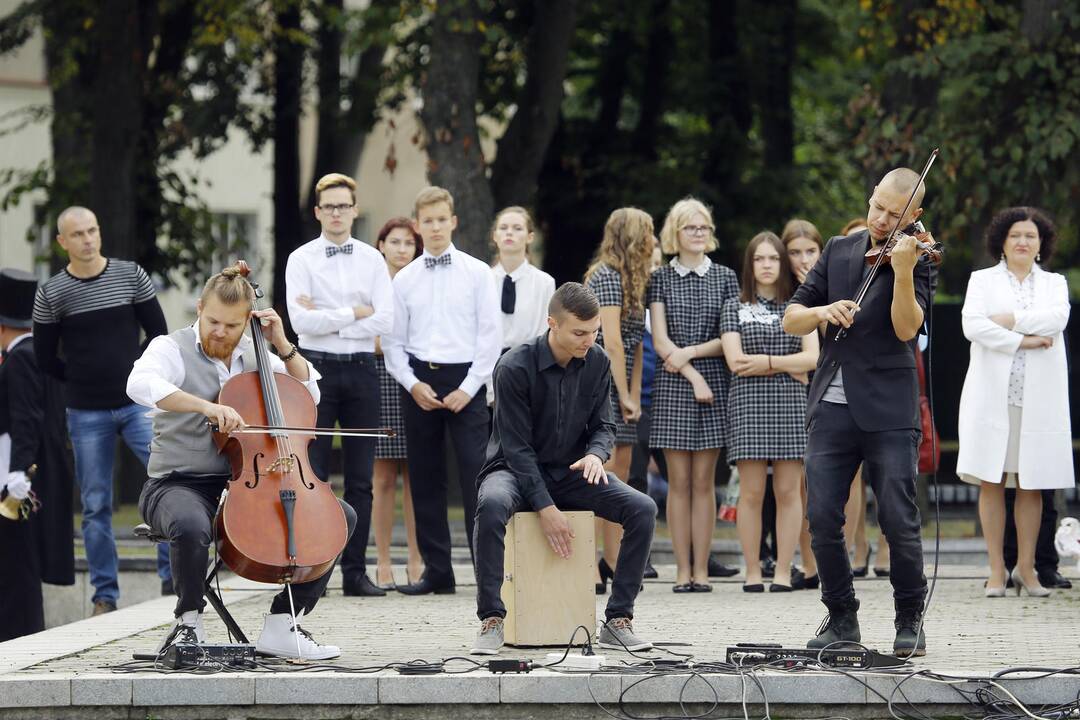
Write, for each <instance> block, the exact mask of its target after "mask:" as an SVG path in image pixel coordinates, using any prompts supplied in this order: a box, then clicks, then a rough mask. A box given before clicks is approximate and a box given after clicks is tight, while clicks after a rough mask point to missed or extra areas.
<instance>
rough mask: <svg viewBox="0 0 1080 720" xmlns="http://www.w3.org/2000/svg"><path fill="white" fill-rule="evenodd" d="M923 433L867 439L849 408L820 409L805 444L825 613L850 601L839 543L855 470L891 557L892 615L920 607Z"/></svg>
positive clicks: (834, 405) (922, 588) (901, 432)
mask: <svg viewBox="0 0 1080 720" xmlns="http://www.w3.org/2000/svg"><path fill="white" fill-rule="evenodd" d="M920 436H921V433H920V432H919V431H918V430H916V429H914V428H912V429H910V430H886V431H883V432H865V431H863V430H861V429H860V428H859V426H858V425H856V424H855V421H854V419H853V418H852V417H851V413H850V412H849V410H848V406H847V405H841V404H838V403H830V402H822V403H821V404H820V406H819V408H818V410H817V413H816V415H815V416H814V418H813V420H812V421H811V424H810V434H809V438H808V441H807V444H806V483H807V486H806V491H807V502H806V505H807V508H806V509H807V517H808V518H809V520H810V537H811V546H812V547H813V549H814V557H816V558H817V562H818V574H819V577H821V596H822V600H823V601H824V603H825V604H826V605H827V606H829V607H830V608H832V607H834V606H836V605H841V604H845V603H847V602H850V601H851V600H852V599H854V597H855V588H854V585H853V583H852V574H851V563H850V562H849V561H848V553H847V545H846V544H845V542H844V505H845V504H846V503H847V499H848V494H849V493H850V491H851V483H852V481H853V480H854V479H855V472H856V471H857V470H858V469H859V465H860V464H862V466H863V477H864V478H866V481H867V483H868V484H869V485H870V487H871V488H873V490H874V495H875V496H876V497H877V501H878V523H879V524H880V525H881V530H882V532H884V533H885V537H886V538H887V539H888V541H889V547H890V549H891V550H892V565H891V567H890V570H891V573H890V576H889V579H890V580H891V581H892V586H893V600H894V602H895V604H896V607H897V608H902V607H919V608H921V607H922V602H923V598H924V597H925V596H926V576H925V575H924V574H923V553H922V533H921V531H922V522H921V520H920V517H919V506H918V505H917V504H916V502H915V481H916V478H917V467H918V462H919V438H920Z"/></svg>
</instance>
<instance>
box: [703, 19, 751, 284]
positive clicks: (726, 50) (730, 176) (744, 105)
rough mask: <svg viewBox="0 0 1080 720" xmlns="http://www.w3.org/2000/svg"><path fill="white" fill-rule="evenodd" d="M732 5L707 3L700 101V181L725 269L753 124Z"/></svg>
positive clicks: (732, 258)
mask: <svg viewBox="0 0 1080 720" xmlns="http://www.w3.org/2000/svg"><path fill="white" fill-rule="evenodd" d="M737 6H738V2H737V0H715V1H714V2H710V3H709V12H708V18H707V19H708V24H709V30H708V37H709V49H708V62H709V69H708V73H707V74H706V78H707V79H706V84H705V87H704V88H703V90H704V94H703V100H702V101H703V103H704V110H705V115H706V117H707V118H708V121H709V128H710V130H711V132H710V135H709V139H710V142H709V145H708V147H707V148H706V153H707V154H706V162H705V168H704V170H703V172H702V180H703V181H704V185H705V188H706V195H707V199H708V200H709V202H710V203H711V204H712V208H713V223H714V224H715V225H716V227H717V234H716V237H717V240H718V241H719V243H720V248H719V251H720V257H719V258H718V259H719V260H720V261H721V262H723V263H724V264H726V265H728V266H730V267H738V263H739V259H740V257H739V248H738V242H737V238H736V237H735V232H734V227H735V225H734V223H733V222H732V218H734V217H736V216H737V215H738V214H739V212H740V209H741V205H742V202H741V200H742V193H743V190H742V183H741V182H740V177H739V176H740V170H741V168H742V167H743V164H744V162H745V158H746V142H747V140H746V138H747V133H748V132H749V131H750V126H751V124H752V123H753V112H752V110H751V107H750V92H749V87H748V84H747V74H746V69H745V67H744V63H743V61H742V58H741V56H740V54H739V46H740V38H739V27H738V22H737V19H738V15H737Z"/></svg>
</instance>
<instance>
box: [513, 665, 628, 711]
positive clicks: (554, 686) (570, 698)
mask: <svg viewBox="0 0 1080 720" xmlns="http://www.w3.org/2000/svg"><path fill="white" fill-rule="evenodd" d="M499 688H500V695H499V698H500V700H501V702H503V703H592V702H594V701H599V702H603V703H614V702H618V700H619V691H620V690H621V688H622V678H621V677H620V676H618V675H598V674H593V675H584V674H581V675H579V674H573V675H570V674H559V673H554V672H551V671H545V670H537V671H533V672H532V673H530V674H528V675H514V674H510V673H507V674H506V675H503V676H501V678H500V682H499ZM590 689H591V692H590Z"/></svg>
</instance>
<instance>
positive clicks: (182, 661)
mask: <svg viewBox="0 0 1080 720" xmlns="http://www.w3.org/2000/svg"><path fill="white" fill-rule="evenodd" d="M133 657H134V658H135V659H136V660H157V661H158V662H160V663H161V665H162V666H163V667H167V668H169V669H170V670H183V669H187V668H214V667H220V666H222V665H227V666H229V667H233V668H245V667H250V666H252V665H254V664H255V646H254V645H248V644H239V643H238V644H235V645H227V644H225V645H209V644H205V645H196V644H192V643H175V644H173V645H170V646H169V647H167V648H166V649H165V652H163V653H162V654H161V656H160V657H159V656H157V655H154V654H153V653H135V654H134V656H133Z"/></svg>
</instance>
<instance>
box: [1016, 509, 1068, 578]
mask: <svg viewBox="0 0 1080 720" xmlns="http://www.w3.org/2000/svg"><path fill="white" fill-rule="evenodd" d="M1015 503H1016V490H1013V489H1008V488H1007V489H1006V490H1005V543H1004V547H1003V552H1004V554H1005V567H1007V568H1008V569H1009V570H1010V571H1011V570H1012V569H1013V568H1014V567H1016V522H1015V521H1014V520H1013V505H1014V504H1015ZM1056 533H1057V508H1055V507H1054V491H1053V490H1043V491H1042V520H1041V524H1040V525H1039V538H1038V540H1037V541H1036V542H1035V572H1037V573H1039V574H1040V575H1048V574H1051V573H1055V572H1057V571H1058V561H1059V558H1058V553H1057V548H1055V547H1054V535H1055V534H1056Z"/></svg>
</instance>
